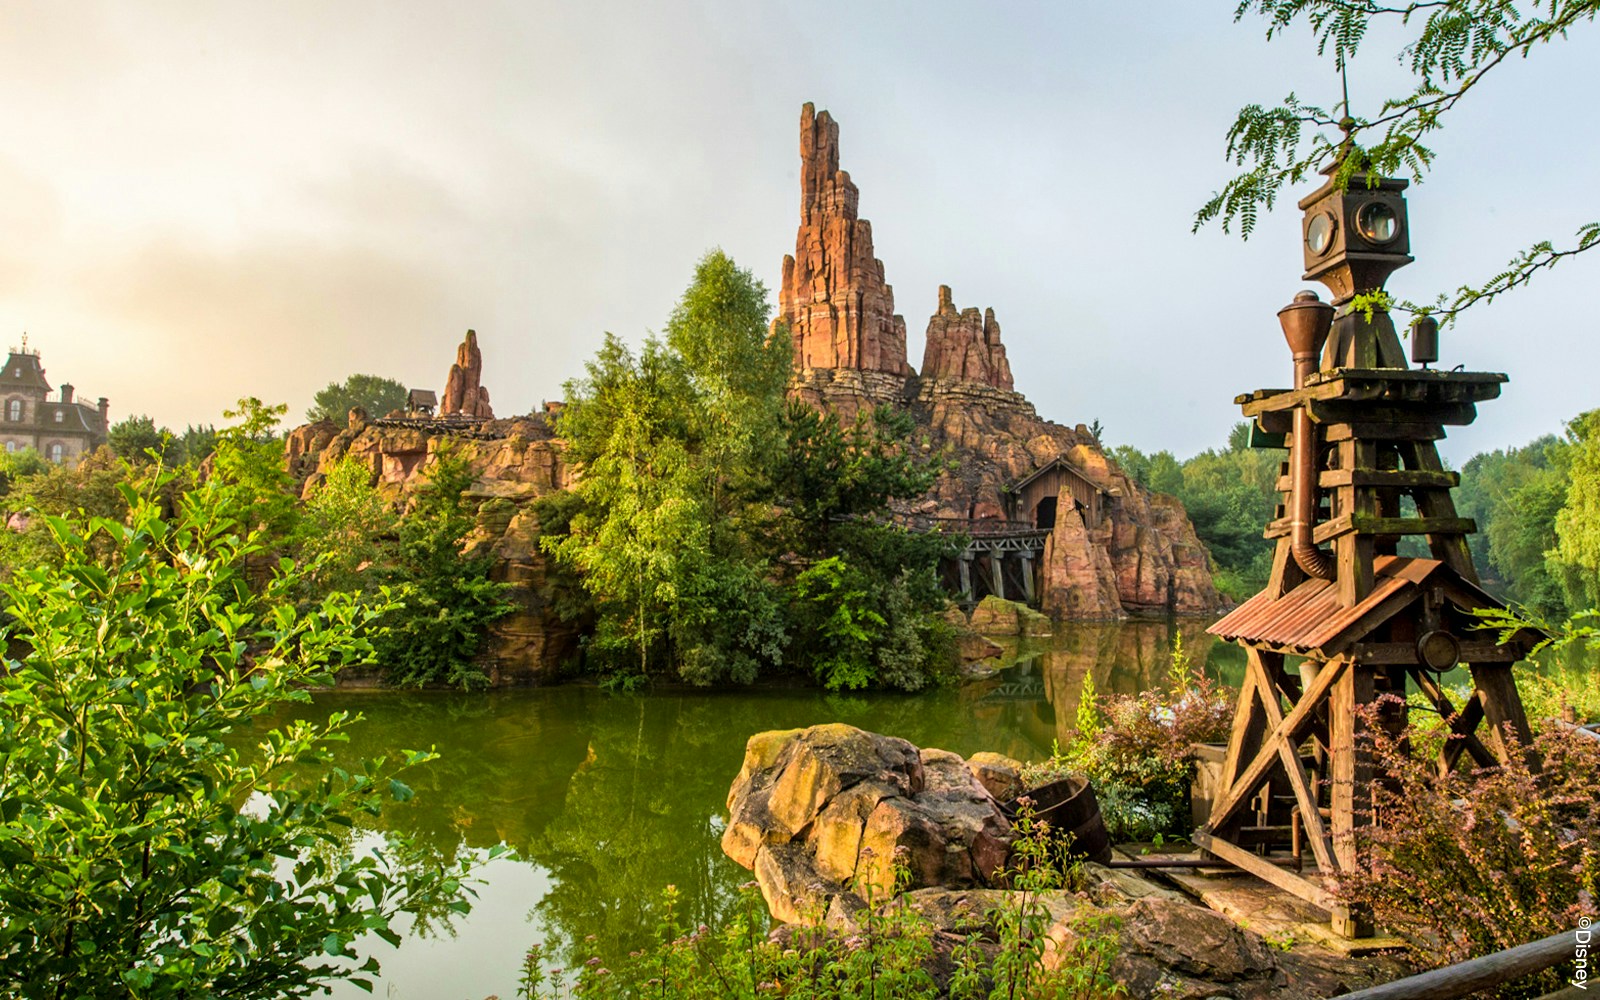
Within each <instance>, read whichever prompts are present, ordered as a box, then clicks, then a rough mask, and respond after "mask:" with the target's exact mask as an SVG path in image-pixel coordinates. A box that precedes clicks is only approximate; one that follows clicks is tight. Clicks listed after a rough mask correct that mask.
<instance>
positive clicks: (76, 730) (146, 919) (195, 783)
mask: <svg viewBox="0 0 1600 1000" xmlns="http://www.w3.org/2000/svg"><path fill="white" fill-rule="evenodd" d="M156 485H157V486H158V487H159V486H160V484H159V483H157V484H156ZM121 492H122V496H123V500H124V503H125V504H126V506H127V510H128V513H127V515H126V517H125V519H115V518H108V517H82V518H71V519H69V518H62V517H54V516H45V518H44V521H45V524H46V526H47V528H48V531H49V533H50V536H51V537H52V538H53V540H54V542H55V544H56V546H57V548H58V558H57V559H56V560H54V561H52V562H49V563H44V564H40V565H35V566H31V567H28V568H26V569H23V570H20V571H19V572H18V573H17V574H16V576H15V577H13V578H12V579H11V580H10V581H9V582H7V583H5V584H3V585H0V592H3V594H4V598H5V601H4V603H5V611H6V612H7V613H8V614H9V615H10V616H13V618H12V621H11V623H10V624H9V625H8V626H7V628H6V629H5V633H4V636H3V638H4V639H5V640H6V641H7V642H8V643H10V644H11V648H12V649H13V652H14V651H15V649H16V648H22V649H24V650H25V652H24V654H23V655H22V656H21V658H20V659H18V660H16V661H8V662H6V663H5V668H4V671H3V672H0V695H3V699H0V713H3V714H0V762H3V764H0V994H4V995H7V996H32V997H45V996H64V995H67V991H69V990H70V991H71V995H74V996H79V995H93V996H124V995H133V996H138V997H141V998H160V997H194V996H230V997H280V996H304V995H307V994H309V993H311V992H314V991H320V989H321V986H322V984H324V983H326V982H327V981H329V980H334V979H344V978H356V977H357V976H359V974H360V973H361V972H363V971H376V968H377V963H376V961H374V960H369V961H368V962H367V963H365V964H364V965H358V964H357V961H356V955H355V952H354V951H353V949H352V947H351V943H352V941H354V940H355V939H356V938H357V937H358V936H360V935H363V934H365V933H367V932H372V933H375V934H377V935H379V936H380V937H383V938H384V939H386V940H389V941H391V942H398V935H397V934H396V933H395V932H394V930H393V929H392V923H393V921H394V920H395V918H396V917H397V916H398V915H400V914H402V913H410V914H416V913H420V912H424V911H432V912H437V911H440V910H443V909H449V908H460V907H464V906H465V903H464V902H463V900H462V895H463V892H464V889H463V885H462V881H461V874H462V873H461V872H460V871H459V870H445V869H441V868H437V867H431V866H430V867H418V868H416V869H413V870H403V869H401V868H400V867H398V866H396V865H394V864H393V863H391V862H390V861H388V860H386V856H385V855H382V854H369V855H366V856H363V857H360V858H357V857H354V856H353V854H352V852H351V851H350V849H349V847H348V845H347V843H346V838H347V837H348V836H349V833H348V831H349V830H350V829H351V828H352V826H353V824H354V822H355V818H356V817H357V816H358V815H360V814H373V813H377V812H378V811H379V809H380V808H381V806H382V803H383V801H384V800H385V799H387V798H391V797H392V798H398V799H404V798H407V797H409V796H410V794H411V793H410V790H409V789H408V788H407V787H406V786H405V785H404V784H403V783H402V782H401V780H400V775H401V774H402V773H403V771H404V770H405V769H406V768H407V767H409V766H411V765H413V764H416V763H420V762H422V761H424V760H426V759H427V758H428V756H429V755H427V754H420V753H411V752H407V753H404V754H403V755H402V758H401V759H400V760H398V761H392V760H385V759H377V760H370V761H366V762H363V763H362V764H361V765H360V766H359V768H357V769H355V770H350V771H347V770H342V769H339V768H335V767H333V766H332V765H331V760H332V758H331V755H330V754H329V751H328V745H329V743H330V742H332V741H336V740H342V739H344V738H345V730H346V729H347V728H348V727H349V726H350V725H351V724H352V723H353V722H354V721H356V720H355V719H353V718H350V717H348V716H345V715H342V714H341V715H336V716H334V717H332V718H330V719H329V721H328V722H327V723H326V724H325V725H314V724H312V723H310V722H295V723H292V724H290V725H288V726H285V727H283V728H277V729H272V730H270V731H267V732H265V733H264V734H263V735H262V736H261V742H260V744H259V745H258V746H257V747H256V748H254V750H253V751H249V752H246V751H244V750H242V749H241V741H240V739H239V734H240V733H241V732H242V731H244V730H246V729H247V728H248V727H249V726H250V725H251V724H252V721H253V720H255V719H256V718H257V717H258V716H261V715H262V714H263V713H264V712H266V711H268V710H269V709H271V708H273V707H274V706H277V705H280V704H282V703H284V702H289V701H308V700H309V695H308V694H307V692H306V688H307V687H308V686H311V685H324V684H328V683H331V678H332V674H333V672H334V671H335V670H337V669H338V668H339V667H341V666H343V665H346V664H351V663H358V662H364V661H366V660H367V659H368V657H369V655H370V647H369V646H368V645H367V644H366V643H364V642H363V641H361V640H360V639H359V638H358V637H357V635H356V632H357V629H358V628H359V627H360V626H361V625H362V623H363V622H364V621H366V620H369V619H370V618H371V617H372V615H373V614H374V613H375V611H374V610H363V609H361V608H360V607H359V606H358V605H357V604H356V602H355V601H354V600H352V599H351V598H350V597H349V596H347V595H333V596H330V597H329V598H327V599H326V600H324V601H323V602H321V604H320V605H319V606H317V607H315V608H313V609H311V610H310V611H308V612H306V613H304V614H302V613H299V612H297V611H296V610H295V609H294V608H293V606H292V605H291V604H290V603H289V602H288V601H287V600H286V597H287V594H288V592H289V590H290V588H291V587H292V586H293V585H294V583H295V571H294V570H293V569H292V568H291V567H287V566H280V567H279V568H278V571H277V572H276V573H275V574H274V575H273V576H272V577H271V579H270V581H269V582H268V584H267V585H266V587H265V591H264V593H263V594H261V595H260V596H259V597H257V596H254V595H252V594H251V592H250V590H249V588H248V587H247V585H246V577H247V575H248V574H247V573H246V572H245V566H246V562H247V560H249V559H251V558H252V557H259V556H260V555H261V544H262V543H261V540H260V535H259V531H258V530H253V529H252V528H251V526H250V524H251V522H254V521H255V518H256V513H257V511H256V503H255V501H256V498H255V496H254V495H252V494H251V493H249V492H248V491H246V490H242V489H240V488H238V487H234V486H228V485H225V484H224V483H222V482H220V481H217V480H214V481H212V482H210V483H207V484H205V485H204V486H201V487H198V488H196V489H194V490H192V491H189V492H188V493H185V494H182V495H180V496H179V497H178V498H177V501H176V507H177V509H176V512H175V513H174V514H173V515H171V516H170V517H169V516H163V514H162V512H161V510H160V509H159V507H158V505H157V504H156V503H154V502H153V501H152V500H151V498H150V496H149V495H141V494H139V493H137V492H136V491H134V490H133V489H132V488H131V487H129V486H127V485H126V484H124V485H123V486H122V488H121Z"/></svg>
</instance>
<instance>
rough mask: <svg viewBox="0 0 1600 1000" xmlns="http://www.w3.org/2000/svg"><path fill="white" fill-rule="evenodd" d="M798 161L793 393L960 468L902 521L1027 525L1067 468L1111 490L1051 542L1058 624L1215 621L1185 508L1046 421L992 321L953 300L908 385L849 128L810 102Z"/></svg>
mask: <svg viewBox="0 0 1600 1000" xmlns="http://www.w3.org/2000/svg"><path fill="white" fill-rule="evenodd" d="M800 158H801V164H802V170H801V182H800V183H801V211H800V231H799V239H798V241H797V247H796V255H795V256H794V257H785V258H784V263H783V294H782V296H781V297H780V313H781V316H780V318H781V319H783V320H787V321H788V323H789V325H790V330H791V332H792V333H793V334H794V345H795V367H796V369H797V371H796V375H795V379H794V381H793V382H792V383H791V387H790V391H791V393H792V394H793V395H794V396H796V397H798V398H800V399H803V400H805V401H806V402H808V403H810V404H811V405H813V406H816V407H818V408H825V409H830V410H833V411H834V412H837V413H838V414H839V415H840V416H841V418H842V419H844V420H846V421H849V420H853V419H855V417H856V416H857V415H858V414H860V413H862V412H863V411H871V409H872V408H874V407H876V406H880V405H890V406H895V407H901V408H908V409H910V411H911V413H912V415H913V417H914V418H915V420H916V423H917V426H918V433H917V439H916V441H915V443H916V446H917V447H919V448H922V449H924V450H926V451H929V452H930V453H938V452H941V451H944V452H946V453H948V454H949V455H950V456H951V457H952V459H953V460H954V465H955V468H954V470H953V471H950V472H947V473H946V474H945V475H944V476H943V477H942V478H941V479H940V480H939V482H938V484H937V485H936V486H935V487H934V489H933V491H932V492H931V493H930V494H929V495H928V496H927V497H926V498H924V499H923V500H921V501H920V502H918V503H917V504H915V505H914V509H913V510H911V511H907V512H905V513H912V514H921V515H932V516H935V517H945V518H990V517H992V518H1001V519H1018V520H1024V521H1026V520H1030V519H1031V518H1032V517H1033V516H1034V512H1033V511H1021V510H1014V509H1012V508H1013V506H1014V505H1015V498H1014V497H1013V495H1012V494H1011V492H1010V490H1009V486H1010V485H1011V484H1013V483H1015V482H1017V481H1018V480H1020V479H1022V478H1023V477H1026V476H1028V475H1030V474H1031V473H1033V472H1034V471H1035V470H1037V469H1040V468H1042V467H1043V466H1045V465H1046V464H1048V463H1049V462H1051V461H1053V460H1055V459H1057V458H1064V459H1066V460H1067V461H1068V462H1070V463H1071V464H1072V466H1073V467H1074V469H1075V470H1076V471H1077V472H1078V473H1080V474H1081V475H1082V476H1083V477H1084V478H1085V479H1087V480H1089V481H1091V482H1092V483H1094V484H1095V485H1096V486H1098V487H1099V488H1100V489H1101V490H1102V491H1103V492H1104V494H1105V497H1106V500H1105V503H1104V504H1103V505H1102V507H1103V510H1102V512H1100V514H1099V515H1098V516H1086V515H1085V514H1084V513H1082V512H1079V511H1077V510H1075V509H1073V507H1072V506H1071V505H1070V503H1064V504H1063V507H1062V515H1061V516H1060V517H1058V518H1056V520H1055V523H1054V526H1053V528H1052V535H1051V537H1050V539H1049V540H1048V542H1047V545H1046V549H1045V551H1044V554H1043V558H1042V565H1041V574H1040V576H1041V579H1040V584H1041V589H1040V605H1041V608H1042V610H1043V611H1045V612H1046V613H1047V614H1049V615H1051V616H1052V617H1056V618H1076V619H1094V618H1118V617H1122V616H1124V615H1127V614H1129V613H1137V612H1176V613H1179V614H1204V613H1208V612H1211V611H1214V610H1216V609H1218V608H1219V607H1220V606H1221V605H1222V603H1223V602H1222V600H1221V598H1220V597H1219V596H1218V594H1217V591H1216V588H1215V586H1214V585H1213V584H1212V582H1211V574H1210V571H1209V568H1208V562H1209V560H1208V557H1207V554H1206V551H1205V548H1204V546H1202V545H1201V544H1200V541H1199V539H1198V538H1196V537H1195V533H1194V528H1193V526H1192V525H1191V524H1190V523H1189V520H1188V518H1187V516H1185V514H1184V511H1183V508H1182V506H1181V505H1180V504H1179V503H1178V502H1177V501H1176V500H1174V499H1172V498H1170V497H1158V496H1152V495H1151V494H1149V493H1147V492H1146V491H1145V490H1144V489H1142V488H1141V487H1139V486H1138V485H1137V484H1135V483H1134V482H1133V481H1132V480H1130V479H1129V478H1128V477H1127V476H1126V475H1124V474H1123V472H1122V470H1121V469H1119V468H1118V467H1117V466H1116V465H1115V464H1114V463H1112V462H1111V461H1110V460H1109V459H1108V458H1107V457H1106V455H1105V453H1104V451H1103V450H1102V449H1101V447H1100V445H1099V443H1098V442H1097V441H1096V440H1095V439H1094V437H1093V436H1092V435H1090V434H1089V433H1088V431H1087V430H1085V429H1084V428H1083V426H1082V425H1079V426H1078V427H1077V428H1067V427H1064V426H1062V425H1060V424H1056V423H1052V422H1050V421H1047V420H1043V419H1041V418H1040V417H1039V414H1038V412H1037V411H1036V410H1035V409H1034V407H1033V405H1032V404H1030V403H1029V402H1028V401H1027V399H1025V398H1024V397H1023V396H1022V395H1021V394H1020V393H1017V392H1016V391H1014V385H1013V381H1012V374H1011V363H1010V360H1009V358H1008V357H1007V355H1006V349H1005V347H1004V345H1003V344H1002V343H1001V342H1000V325H999V323H997V322H996V321H995V318H994V311H993V310H986V311H985V312H984V313H982V314H980V313H979V312H978V310H977V309H971V308H969V309H965V310H958V309H957V308H956V305H955V301H954V298H953V296H952V295H951V293H950V289H949V287H948V286H946V287H941V288H940V289H939V307H938V311H937V312H935V313H934V315H933V317H932V318H931V319H930V320H929V323H928V343H927V348H926V351H925V354H924V361H923V370H922V374H921V375H920V376H918V375H916V374H915V373H912V372H911V369H910V367H909V366H908V365H907V364H906V362H905V333H904V323H903V322H900V321H899V318H898V317H891V313H892V311H893V297H892V293H891V292H890V289H889V287H888V285H886V284H884V282H883V264H882V262H880V261H878V260H876V259H874V258H873V257H872V244H871V230H870V228H869V227H868V226H867V224H866V223H865V222H864V221H861V220H859V219H858V218H857V216H856V206H857V202H858V198H859V195H858V192H857V190H856V187H855V185H854V184H853V183H851V182H850V179H849V175H848V174H847V173H845V172H844V171H842V170H840V169H839V125H838V123H837V122H835V121H834V120H833V118H832V116H830V115H829V114H828V113H827V112H826V111H823V112H820V113H818V112H816V111H815V110H814V108H813V107H812V106H811V105H810V104H807V105H806V106H805V108H804V109H803V111H802V112H801V117H800ZM852 307H854V308H855V311H854V312H853V313H852V312H851V308H852ZM852 316H859V317H862V319H861V321H859V322H857V321H854V320H852V319H851V317H852ZM852 345H854V346H852ZM896 351H898V353H895V352H896Z"/></svg>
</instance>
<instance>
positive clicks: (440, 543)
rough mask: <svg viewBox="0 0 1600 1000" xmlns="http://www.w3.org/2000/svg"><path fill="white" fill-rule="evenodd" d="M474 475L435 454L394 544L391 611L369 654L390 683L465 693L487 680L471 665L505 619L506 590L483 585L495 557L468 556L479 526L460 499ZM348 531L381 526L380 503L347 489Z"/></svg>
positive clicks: (389, 564)
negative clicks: (349, 499) (441, 687)
mask: <svg viewBox="0 0 1600 1000" xmlns="http://www.w3.org/2000/svg"><path fill="white" fill-rule="evenodd" d="M470 485H472V470H471V468H470V467H469V466H468V465H467V463H466V461H465V460H463V459H462V458H460V457H459V456H455V455H451V454H449V453H441V454H438V455H437V456H436V457H435V461H434V464H433V466H432V467H431V468H430V469H429V471H428V478H427V481H426V482H425V483H424V484H423V486H422V487H421V488H420V489H418V490H417V493H416V495H415V497H414V498H413V500H412V504H411V509H410V510H409V511H407V512H406V515H405V517H404V518H403V519H401V521H400V527H399V540H398V543H397V545H396V546H395V551H394V553H393V555H392V556H391V557H390V559H389V560H387V561H386V562H385V563H384V565H383V567H382V572H381V574H380V578H381V579H384V580H387V581H388V582H389V583H390V584H391V587H392V593H393V596H394V599H395V600H394V604H393V605H392V606H391V607H389V608H387V609H386V610H385V613H384V614H383V615H382V617H381V618H380V619H379V620H378V622H377V630H376V634H375V635H374V636H373V640H372V644H373V651H374V654H375V656H376V659H377V662H379V663H381V664H383V666H384V669H385V671H386V674H387V677H388V679H389V681H390V682H391V683H394V684H408V685H422V684H450V685H455V686H460V687H471V686H473V685H476V684H481V683H484V682H485V681H486V678H485V677H484V676H483V674H482V672H481V671H479V670H478V669H477V667H476V665H475V664H474V662H473V661H474V659H475V658H476V657H477V655H478V653H479V652H480V651H481V650H482V648H483V641H484V637H485V635H486V633H487V630H488V626H489V624H490V623H492V622H494V621H495V620H496V619H499V618H501V617H504V616H505V615H506V614H507V613H509V612H510V610H511V606H510V605H509V604H507V603H506V602H505V600H504V597H503V595H504V593H505V589H506V588H505V584H503V583H498V582H495V581H493V580H491V579H489V570H490V568H491V567H492V566H493V565H494V553H493V552H492V551H489V550H487V549H484V548H477V549H473V548H470V547H469V546H468V544H467V542H468V536H469V534H470V533H471V532H472V530H473V528H474V527H475V526H476V524H477V517H476V512H475V511H474V510H473V509H472V508H471V507H469V506H468V503H467V500H466V497H465V495H464V494H465V493H466V489H467V487H468V486H470ZM351 492H352V494H354V495H355V501H354V503H353V504H352V506H353V507H354V508H355V511H354V513H353V514H352V522H351V527H352V530H359V531H368V530H376V529H375V528H374V525H378V526H381V525H382V524H385V523H387V522H386V519H385V518H384V514H383V512H382V510H381V509H380V507H381V501H379V500H376V499H375V498H374V497H373V496H371V495H362V494H361V493H359V492H358V491H356V490H354V489H352V491H351Z"/></svg>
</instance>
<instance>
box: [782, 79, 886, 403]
mask: <svg viewBox="0 0 1600 1000" xmlns="http://www.w3.org/2000/svg"><path fill="white" fill-rule="evenodd" d="M859 200H860V192H858V191H857V190H856V186H855V184H854V183H852V182H851V180H850V175H849V174H848V173H846V172H845V171H843V170H840V169H839V125H838V123H837V122H835V121H834V120H833V117H832V116H831V115H829V114H828V113H827V112H826V111H824V112H822V113H821V114H817V113H816V109H815V108H814V107H813V106H812V105H810V104H807V105H806V106H805V107H804V108H802V109H801V111H800V231H799V234H798V235H797V236H796V238H795V250H794V256H792V257H790V256H785V257H784V258H783V288H782V290H781V291H780V292H779V294H778V315H779V318H780V319H782V320H787V321H788V323H789V332H790V334H791V335H792V336H793V337H794V357H795V365H796V367H799V368H802V369H805V368H858V369H862V370H865V371H880V372H888V373H890V374H893V375H910V374H912V371H911V366H910V365H909V364H907V363H906V323H905V320H904V319H902V318H901V317H899V316H896V315H895V314H894V289H892V288H890V287H889V285H888V284H887V283H885V282H884V280H883V261H881V260H878V259H877V258H876V257H874V256H873V251H872V223H870V222H868V221H867V220H865V219H861V218H858V217H857V215H856V211H857V203H858V202H859Z"/></svg>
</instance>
